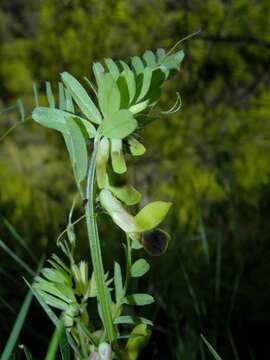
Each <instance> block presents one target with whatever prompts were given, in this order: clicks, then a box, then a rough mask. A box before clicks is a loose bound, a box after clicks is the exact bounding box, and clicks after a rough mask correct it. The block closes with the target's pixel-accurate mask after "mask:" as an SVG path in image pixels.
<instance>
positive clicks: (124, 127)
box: [101, 110, 137, 139]
mask: <svg viewBox="0 0 270 360" xmlns="http://www.w3.org/2000/svg"><path fill="white" fill-rule="evenodd" d="M101 126H102V134H103V135H104V136H107V137H108V138H112V139H123V138H125V137H126V136H128V135H129V134H131V133H132V132H133V131H134V130H135V129H136V127H137V121H136V120H135V119H134V118H133V115H132V113H131V112H130V111H128V110H119V111H117V112H115V113H114V114H112V115H111V116H109V117H105V118H104V120H103V121H102V125H101Z"/></svg>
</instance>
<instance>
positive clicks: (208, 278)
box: [0, 0, 270, 360]
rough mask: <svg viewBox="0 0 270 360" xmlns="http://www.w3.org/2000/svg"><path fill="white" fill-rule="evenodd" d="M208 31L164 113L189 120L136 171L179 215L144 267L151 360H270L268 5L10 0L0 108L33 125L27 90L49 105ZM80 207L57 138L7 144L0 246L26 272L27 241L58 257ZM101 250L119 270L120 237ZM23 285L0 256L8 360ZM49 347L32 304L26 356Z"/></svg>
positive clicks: (164, 136) (28, 133)
mask: <svg viewBox="0 0 270 360" xmlns="http://www.w3.org/2000/svg"><path fill="white" fill-rule="evenodd" d="M198 29H201V33H200V34H199V35H197V36H196V37H194V38H192V39H190V40H188V41H186V42H184V43H183V44H182V47H183V49H184V50H185V53H186V56H185V59H184V61H183V64H182V70H181V73H180V75H177V76H176V77H175V78H174V79H173V80H172V81H170V83H169V84H168V85H167V86H166V88H164V92H163V97H162V100H161V102H160V105H159V106H160V109H162V110H167V109H168V108H170V107H171V105H173V103H174V102H175V99H176V95H175V93H176V91H179V92H180V94H181V98H182V102H183V106H182V108H181V110H180V111H179V112H178V113H177V114H174V115H172V116H169V117H167V118H166V117H164V118H163V119H160V120H159V121H158V122H155V123H153V124H151V125H150V126H149V127H148V128H147V129H146V130H145V132H144V138H145V144H146V146H147V153H146V154H145V155H144V157H143V158H141V159H139V160H138V161H134V160H133V161H132V163H131V164H130V166H131V172H130V178H131V179H132V181H133V183H135V185H136V186H137V188H138V189H140V190H142V192H143V193H144V196H145V200H146V201H148V200H149V199H150V198H151V199H161V198H162V199H164V200H166V199H170V200H172V201H173V202H174V209H173V211H172V212H171V213H170V216H169V219H168V221H167V224H166V225H167V228H168V230H169V231H170V232H171V233H172V234H173V242H172V246H171V248H170V249H169V251H168V252H167V254H166V255H165V256H163V257H161V258H152V259H149V261H150V262H151V264H152V269H151V271H150V273H149V275H148V276H147V277H146V278H145V280H144V283H140V284H139V288H140V289H148V291H149V292H150V293H152V294H153V295H154V296H155V297H156V303H155V305H153V306H152V307H149V308H148V309H146V310H145V312H146V314H147V316H151V314H153V320H154V322H155V326H154V329H153V334H152V338H151V341H150V344H149V346H148V348H147V349H146V350H145V352H144V354H143V355H142V357H141V358H142V359H180V360H185V359H187V360H189V359H191V360H192V359H194V360H195V359H202V360H203V359H210V358H211V355H210V353H209V352H208V350H207V349H206V348H205V346H204V345H203V343H202V341H201V339H200V334H201V333H202V334H203V335H204V336H205V337H206V338H207V339H208V341H209V342H210V343H211V344H212V345H213V346H214V347H215V349H216V350H217V351H218V353H219V354H220V355H221V356H222V358H223V359H236V360H238V359H251V360H252V359H260V360H263V359H269V358H270V346H269V326H270V222H269V216H270V157H269V154H270V141H269V135H270V71H269V70H270V69H269V68H270V2H269V1H268V0H261V1H255V0H228V1H222V0H204V1H202V0H193V1H189V0H183V1H180V0H179V1H175V0H147V1H145V0H132V1H124V0H107V1H105V0H95V1H93V0H12V1H10V0H1V2H0V108H6V107H7V106H10V105H13V104H14V103H16V100H17V99H18V98H21V99H22V100H23V101H24V103H25V105H26V108H27V109H28V112H29V113H30V112H31V110H32V109H33V106H34V101H33V95H32V82H33V81H35V82H36V83H37V84H38V86H39V90H40V92H41V93H42V92H44V89H45V86H44V82H45V81H46V80H49V81H52V83H53V84H54V87H55V89H56V88H57V81H58V80H59V73H60V72H62V71H64V70H65V71H68V72H70V73H72V74H73V75H75V76H77V77H78V78H82V77H83V76H84V75H87V76H89V77H90V78H91V77H92V74H91V66H90V65H91V63H92V62H93V61H100V60H102V59H104V58H106V57H112V58H114V59H125V60H127V59H128V58H129V57H130V56H134V55H142V53H143V52H144V50H146V49H153V50H155V49H157V48H158V47H163V48H165V49H169V48H170V47H171V46H173V45H174V44H175V43H176V42H177V41H178V40H179V39H181V38H182V37H184V36H186V35H188V34H190V33H192V32H194V31H196V30H198ZM43 96H44V95H43ZM41 100H42V99H41ZM42 101H45V98H44V99H43V100H42ZM16 123H18V116H17V112H15V111H14V112H9V113H4V112H2V113H1V115H0V137H1V135H2V134H4V133H5V132H6V131H7V129H9V128H10V127H11V126H13V125H14V124H16ZM74 192H75V185H74V182H73V175H72V171H71V167H70V164H69V162H68V159H67V154H66V151H65V147H64V144H63V141H62V139H61V137H60V136H58V135H57V134H55V133H54V132H53V131H49V130H45V129H44V128H41V127H39V126H38V125H36V124H33V123H32V122H26V123H24V124H20V125H19V126H17V127H16V129H15V130H14V131H13V132H11V133H10V134H9V136H7V137H5V138H4V139H2V141H1V143H0V215H1V219H0V240H1V241H4V243H5V244H6V245H7V246H8V247H9V248H10V249H11V250H12V251H13V252H14V253H16V254H17V255H18V256H19V257H20V258H21V259H23V260H24V261H25V262H26V263H27V264H28V265H29V266H31V267H32V268H35V266H36V265H35V263H34V261H32V258H31V254H29V253H28V252H27V251H25V249H24V248H23V247H22V246H21V245H20V241H18V240H19V239H20V236H22V238H23V239H24V241H25V243H26V244H27V245H28V246H29V248H30V250H32V252H33V253H34V255H35V256H36V257H37V258H40V257H41V256H42V254H45V255H47V256H49V255H50V254H51V253H52V251H55V250H56V242H55V240H56V238H57V236H58V235H59V233H60V232H61V231H62V230H63V229H64V228H65V225H66V222H67V216H68V211H69V208H70V206H71V203H72V199H73V196H74ZM81 212H82V209H81V208H79V207H78V209H77V210H76V216H80V214H81ZM76 229H77V230H78V232H77V234H78V238H79V249H78V256H79V255H80V254H81V256H83V257H84V258H87V254H88V248H87V238H86V232H85V228H84V227H83V226H79V227H77V228H76ZM14 230H16V233H15V232H14ZM102 243H103V252H104V258H105V262H106V266H107V268H109V267H110V266H112V254H113V256H114V257H115V258H117V259H118V260H120V261H121V260H123V254H122V249H121V244H120V243H121V239H119V234H118V232H117V229H116V228H115V227H113V226H112V224H108V225H105V224H103V227H102ZM22 276H27V273H26V272H25V270H24V269H23V268H22V267H20V266H19V265H18V264H17V262H16V261H15V260H14V259H12V258H11V257H10V256H9V255H8V254H7V253H6V252H4V251H3V250H2V249H0V284H1V285H0V349H1V348H2V347H3V346H4V344H5V342H6V339H7V337H8V334H9V332H10V330H11V328H12V324H13V322H14V320H15V317H16V313H17V312H18V309H19V307H20V304H21V302H22V301H23V298H24V296H25V293H26V286H25V284H24V281H23V279H22ZM134 286H135V287H136V286H138V285H136V284H134ZM51 331H52V327H51V324H50V322H49V320H47V318H46V316H45V315H44V314H43V313H42V310H41V309H40V308H39V306H38V304H36V303H35V304H33V306H32V307H31V311H30V314H29V316H28V318H27V326H26V327H25V328H24V330H23V333H22V335H21V337H20V343H25V344H27V345H28V346H29V348H30V349H31V350H32V351H33V353H34V354H35V355H36V356H37V358H39V359H40V358H42V355H41V354H43V350H44V349H45V348H46V346H47V340H48V338H49V336H50V335H51ZM19 353H20V351H19V350H18V354H19ZM19 356H20V355H19Z"/></svg>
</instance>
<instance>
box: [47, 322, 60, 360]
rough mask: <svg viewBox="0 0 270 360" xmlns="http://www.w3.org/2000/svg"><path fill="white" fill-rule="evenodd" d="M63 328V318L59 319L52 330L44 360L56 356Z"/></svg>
mask: <svg viewBox="0 0 270 360" xmlns="http://www.w3.org/2000/svg"><path fill="white" fill-rule="evenodd" d="M63 330H64V322H63V320H60V321H59V322H58V324H57V326H56V328H55V330H54V333H53V337H52V339H51V341H50V345H49V348H48V351H47V354H46V357H45V360H54V359H55V358H56V355H57V350H58V346H59V342H60V339H61V335H62V333H63Z"/></svg>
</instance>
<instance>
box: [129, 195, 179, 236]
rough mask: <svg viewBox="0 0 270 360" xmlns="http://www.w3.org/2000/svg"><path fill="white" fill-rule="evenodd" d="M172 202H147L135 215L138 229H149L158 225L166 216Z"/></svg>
mask: <svg viewBox="0 0 270 360" xmlns="http://www.w3.org/2000/svg"><path fill="white" fill-rule="evenodd" d="M171 206H172V203H170V202H165V201H154V202H151V203H149V204H147V205H146V206H145V207H144V208H143V209H141V210H140V211H139V212H138V214H137V215H136V216H135V223H136V226H137V229H138V230H140V231H147V230H151V229H153V228H155V227H157V226H158V225H159V224H160V223H161V222H162V221H163V220H164V218H165V217H166V215H167V213H168V211H169V209H170V207H171Z"/></svg>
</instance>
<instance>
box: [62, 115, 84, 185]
mask: <svg viewBox="0 0 270 360" xmlns="http://www.w3.org/2000/svg"><path fill="white" fill-rule="evenodd" d="M66 123H67V128H68V130H69V139H70V143H69V149H68V150H69V154H70V157H71V161H72V165H73V168H74V171H75V177H76V179H77V182H78V183H80V182H81V181H83V180H84V178H85V176H86V172H87V167H88V153H87V148H86V142H85V138H84V136H83V134H82V131H81V129H80V127H79V125H78V124H77V123H76V121H74V119H72V117H66Z"/></svg>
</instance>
